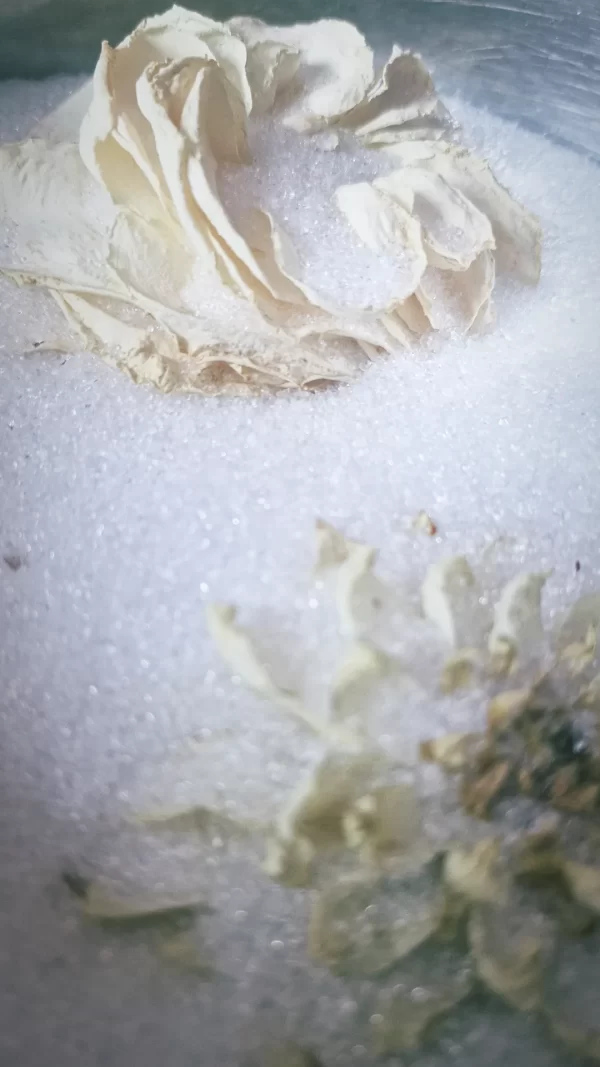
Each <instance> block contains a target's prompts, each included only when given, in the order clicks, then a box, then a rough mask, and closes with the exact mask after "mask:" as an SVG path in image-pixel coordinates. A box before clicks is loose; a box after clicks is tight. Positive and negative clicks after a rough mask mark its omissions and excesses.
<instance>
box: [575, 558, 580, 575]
mask: <svg viewBox="0 0 600 1067" xmlns="http://www.w3.org/2000/svg"><path fill="white" fill-rule="evenodd" d="M580 570H581V563H580V562H579V560H578V559H576V560H575V573H576V574H579V571H580Z"/></svg>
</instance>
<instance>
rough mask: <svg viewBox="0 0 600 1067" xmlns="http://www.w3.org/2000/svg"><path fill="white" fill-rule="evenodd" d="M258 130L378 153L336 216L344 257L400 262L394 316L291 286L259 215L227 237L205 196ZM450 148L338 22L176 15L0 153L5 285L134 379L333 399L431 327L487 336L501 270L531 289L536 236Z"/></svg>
mask: <svg viewBox="0 0 600 1067" xmlns="http://www.w3.org/2000/svg"><path fill="white" fill-rule="evenodd" d="M256 122H259V123H260V122H270V123H274V124H275V125H277V124H279V127H280V128H282V129H287V130H289V131H293V132H294V133H295V134H296V135H297V136H298V137H300V138H302V137H309V136H310V137H313V136H314V135H315V134H316V133H318V134H319V135H321V133H324V136H325V137H326V138H327V142H326V143H325V142H324V145H323V147H324V148H326V149H328V150H329V151H330V152H331V149H332V148H334V149H335V154H338V153H340V152H350V153H352V152H355V151H356V152H358V151H364V150H365V148H373V149H375V148H376V147H377V146H381V149H384V150H385V153H387V155H384V154H383V152H382V151H381V150H380V151H379V152H378V153H377V158H375V155H374V156H373V161H374V162H373V179H372V180H371V181H361V182H360V183H356V184H354V185H346V186H344V187H341V188H338V189H337V192H336V193H335V196H334V201H335V202H336V203H337V205H338V207H339V209H340V218H341V215H342V214H343V215H345V216H346V218H347V221H348V223H349V225H350V227H351V228H352V229H353V230H354V232H355V235H356V240H357V241H359V242H363V243H364V244H365V246H366V249H368V248H370V249H375V250H376V251H382V252H383V251H384V252H385V253H386V255H390V256H392V257H393V259H394V262H398V264H399V268H398V269H399V275H398V282H397V285H396V288H395V289H394V291H393V298H392V299H390V295H389V293H388V294H383V293H382V296H381V299H380V300H379V301H377V300H376V299H375V300H372V299H371V298H369V300H368V301H366V303H365V305H364V307H363V308H362V309H359V310H358V311H356V310H354V309H353V310H352V312H350V311H349V310H348V309H347V308H343V307H338V306H336V303H335V300H326V299H325V298H324V297H322V296H320V295H319V293H318V287H316V286H313V285H312V284H311V279H310V277H307V278H304V277H303V276H302V277H301V269H300V261H299V257H298V255H297V250H296V249H295V248H294V247H293V243H292V241H290V239H289V237H288V235H287V234H286V233H285V232H284V231H283V229H282V227H281V225H280V223H279V221H278V220H277V219H276V218H275V217H274V216H273V215H271V213H270V212H269V210H268V207H269V205H267V204H263V203H258V202H254V201H252V200H249V202H248V204H247V205H244V210H243V212H242V213H241V216H242V219H241V221H236V219H234V218H233V216H232V214H231V212H230V211H229V210H228V208H227V206H226V203H225V200H224V199H223V195H222V188H221V186H220V179H221V176H222V174H223V172H224V168H225V167H229V168H231V167H237V168H239V167H243V166H244V165H245V164H246V163H248V162H249V161H250V160H251V158H252V150H253V149H252V136H251V123H256ZM252 128H254V127H252ZM453 133H454V130H453V127H452V124H451V122H450V121H449V116H448V115H447V112H446V111H445V109H444V107H443V105H442V104H441V103H440V101H439V99H438V97H437V94H436V91H435V87H434V85H433V82H432V80H431V77H430V75H429V73H428V72H427V70H426V68H425V67H424V65H423V63H422V62H421V60H420V59H419V58H418V57H417V56H414V55H411V54H410V53H406V52H402V51H401V50H400V49H399V48H397V47H396V46H394V49H393V51H392V54H391V57H390V59H389V61H388V62H387V64H386V65H385V66H384V68H383V70H382V71H381V72H376V71H375V70H374V62H373V52H372V50H371V49H370V47H369V46H368V45H367V43H366V41H365V40H364V38H363V37H362V35H361V34H360V33H359V31H358V30H357V29H356V28H355V27H354V26H352V25H350V23H347V22H342V21H339V20H333V19H329V20H323V21H320V22H315V23H307V24H302V25H296V26H288V27H279V26H269V25H267V24H266V23H264V22H261V21H259V20H257V19H251V18H233V19H230V20H229V21H228V22H217V21H215V20H213V19H210V18H207V17H205V16H203V15H201V14H198V13H195V12H192V11H186V10H185V9H184V8H181V7H177V6H175V7H173V8H171V9H170V10H169V11H167V12H166V13H165V14H163V15H158V16H155V17H152V18H148V19H146V20H145V21H143V22H142V23H140V25H139V26H138V27H137V28H136V29H135V30H134V31H133V33H132V34H130V35H129V36H128V37H127V38H126V39H125V40H124V41H122V42H121V43H120V44H119V45H118V46H117V47H116V48H111V47H110V46H109V45H108V44H104V45H103V47H102V51H101V55H100V58H99V60H98V64H97V67H96V71H95V74H94V78H93V81H92V82H91V84H89V85H86V86H85V87H84V88H83V89H82V90H81V91H80V92H79V93H77V94H75V96H74V97H73V98H72V99H71V100H69V101H68V102H67V103H66V104H64V105H63V106H62V107H60V108H59V109H58V111H57V112H56V113H55V114H54V115H53V116H51V117H50V119H49V120H47V121H46V122H45V123H42V124H41V125H40V126H39V127H38V128H37V130H36V136H35V138H34V139H30V140H27V141H24V142H22V143H20V144H16V145H8V146H5V147H3V148H2V149H0V220H2V222H3V224H5V225H7V226H8V227H9V229H10V235H11V240H10V241H9V242H7V244H6V246H5V248H4V251H3V253H2V258H1V259H0V270H1V271H3V272H4V273H6V274H7V275H9V276H11V277H13V278H14V279H15V280H16V281H18V282H20V283H23V284H38V285H42V286H44V287H45V288H46V289H48V290H49V291H50V292H51V293H52V295H53V296H54V297H55V299H56V300H57V302H58V304H59V306H60V307H61V309H62V311H63V312H64V314H65V316H66V317H67V319H68V321H69V323H70V324H71V325H72V326H73V327H74V328H75V329H76V330H77V331H78V333H79V335H80V337H81V340H82V342H83V344H84V345H85V346H86V348H88V349H90V350H91V351H94V352H97V353H98V354H100V355H101V356H102V357H103V358H105V359H106V360H108V361H109V362H110V363H112V364H114V365H115V366H118V367H120V368H121V369H122V370H124V371H125V372H126V373H127V374H128V375H129V376H130V377H131V378H132V379H133V380H134V381H135V382H149V383H152V384H154V385H155V386H157V387H158V388H159V389H161V390H164V391H169V390H187V391H197V392H203V393H216V392H238V393H239V392H241V393H244V392H250V391H253V390H257V389H269V390H272V389H290V388H298V387H312V386H315V385H317V384H319V383H322V382H324V381H333V382H337V381H345V380H348V379H350V378H352V377H353V376H354V375H356V374H357V373H358V371H359V370H360V368H361V367H362V366H363V365H364V364H365V362H367V361H368V360H369V359H372V358H375V357H376V356H377V354H378V353H380V352H382V351H392V350H394V349H395V348H396V347H397V346H398V345H410V344H411V343H413V341H414V340H415V338H416V337H419V336H420V335H422V334H424V333H426V332H427V331H429V330H431V329H434V330H435V329H445V328H446V327H448V326H451V327H458V328H461V327H462V328H463V329H465V330H467V329H470V328H477V327H479V326H481V325H482V324H484V323H486V322H488V321H490V319H491V317H492V305H491V298H492V290H493V286H494V280H495V270H496V264H498V265H499V266H501V267H507V268H509V269H514V270H516V271H517V272H518V274H519V275H520V276H521V277H522V278H523V279H524V280H526V281H535V280H536V279H537V277H538V275H539V269H540V247H539V246H540V229H539V226H538V224H537V222H536V221H535V220H534V219H533V218H532V216H531V215H529V214H528V212H527V211H526V210H525V209H524V208H522V207H521V206H520V205H519V204H517V203H516V202H515V201H514V200H513V199H512V197H511V195H510V194H509V193H508V192H507V191H506V190H505V189H503V188H502V187H501V186H500V185H499V184H498V183H497V182H496V180H495V179H494V177H493V175H492V173H491V171H490V170H489V167H487V165H486V164H485V163H484V162H481V161H479V160H476V159H474V158H473V157H471V156H470V155H469V153H468V152H467V151H466V150H464V149H461V148H459V147H457V146H455V145H454V144H452V143H451V141H450V139H449V138H451V137H452V136H453ZM323 158H324V159H326V158H327V151H325V152H324V154H323ZM382 161H389V167H390V173H389V174H388V175H387V176H383V177H382V176H381V174H382V168H381V163H382ZM394 168H395V169H394ZM377 175H379V177H377Z"/></svg>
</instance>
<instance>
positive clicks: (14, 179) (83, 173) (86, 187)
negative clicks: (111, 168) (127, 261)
mask: <svg viewBox="0 0 600 1067" xmlns="http://www.w3.org/2000/svg"><path fill="white" fill-rule="evenodd" d="M115 218H116V212H115V210H114V208H113V206H112V204H111V203H110V200H109V199H108V197H107V196H106V194H105V193H104V191H103V190H102V188H100V187H98V186H97V185H96V183H95V182H94V181H93V180H92V178H91V177H90V175H89V174H88V172H87V170H86V169H85V167H84V166H83V163H82V162H81V159H80V157H79V153H78V151H77V148H76V147H75V145H71V144H57V145H48V144H46V143H45V142H44V141H23V142H22V143H20V144H14V145H5V146H3V147H2V148H0V221H1V222H2V224H3V226H4V227H6V232H7V236H8V238H9V240H8V241H7V242H6V244H5V245H3V248H2V252H1V253H0V269H2V270H5V271H7V272H11V273H13V274H15V275H17V276H18V277H19V278H21V279H24V280H28V281H37V282H39V283H42V284H49V285H52V286H54V287H56V288H65V289H68V288H76V289H78V290H79V291H81V292H90V293H98V294H107V295H115V294H125V293H126V290H125V287H124V286H123V285H122V284H121V282H120V281H119V279H118V277H117V276H116V275H115V274H114V272H113V271H112V269H111V268H110V267H109V266H108V264H107V258H108V248H109V233H110V230H111V228H112V226H113V224H114V221H115Z"/></svg>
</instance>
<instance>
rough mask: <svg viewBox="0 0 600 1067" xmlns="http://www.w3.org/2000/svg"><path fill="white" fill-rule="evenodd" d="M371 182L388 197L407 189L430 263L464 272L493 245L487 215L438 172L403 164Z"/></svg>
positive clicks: (403, 194) (403, 193) (492, 235)
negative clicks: (434, 172) (401, 167)
mask: <svg viewBox="0 0 600 1067" xmlns="http://www.w3.org/2000/svg"><path fill="white" fill-rule="evenodd" d="M374 184H375V186H376V187H377V188H378V189H383V190H385V191H386V192H388V193H390V194H391V195H392V196H393V195H394V193H395V192H396V191H397V193H398V194H399V195H400V196H403V197H406V194H407V192H410V194H411V200H412V212H413V214H414V216H415V217H416V218H417V219H418V220H419V222H420V223H421V232H422V237H423V245H424V247H425V250H426V253H427V260H428V262H429V263H430V264H431V266H433V267H439V268H441V269H447V270H458V271H464V270H466V269H467V267H469V266H470V265H471V264H472V263H473V260H474V259H475V258H476V257H477V256H478V255H479V253H480V252H482V251H483V250H484V249H493V248H495V240H494V234H493V231H492V227H491V224H490V221H489V219H488V218H487V216H486V215H484V214H483V213H482V212H481V211H479V210H478V209H477V208H476V207H475V206H474V204H472V203H471V201H470V200H468V199H467V197H465V196H463V194H462V193H461V192H459V190H457V189H454V188H453V187H452V186H451V185H449V184H448V182H446V181H445V180H444V178H441V177H440V176H439V175H438V174H431V173H429V172H428V171H426V170H421V169H419V168H417V167H414V168H413V167H406V168H405V169H404V170H401V171H394V172H393V173H392V174H389V175H386V176H385V177H383V178H379V179H377V181H376V182H375V183H374Z"/></svg>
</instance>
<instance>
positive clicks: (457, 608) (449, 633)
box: [421, 556, 478, 648]
mask: <svg viewBox="0 0 600 1067" xmlns="http://www.w3.org/2000/svg"><path fill="white" fill-rule="evenodd" d="M477 596H478V594H477V584H476V582H475V576H474V574H473V571H472V570H471V568H470V566H469V564H468V562H467V560H466V559H465V557H464V556H452V557H451V558H450V559H442V560H440V561H439V562H438V563H432V564H431V566H430V567H429V568H428V570H427V574H426V575H425V580H424V582H423V585H422V587H421V603H422V606H423V613H424V615H425V618H427V619H429V620H430V622H433V623H435V625H436V626H437V627H438V629H439V630H440V632H441V634H442V635H443V637H444V638H445V640H446V641H447V642H448V644H449V645H452V646H453V647H454V648H459V647H461V646H462V645H464V643H465V641H464V637H465V631H466V630H467V629H468V624H469V622H470V621H471V618H472V615H473V614H474V613H475V606H476V603H477Z"/></svg>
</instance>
